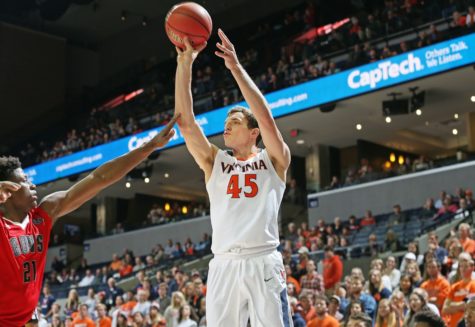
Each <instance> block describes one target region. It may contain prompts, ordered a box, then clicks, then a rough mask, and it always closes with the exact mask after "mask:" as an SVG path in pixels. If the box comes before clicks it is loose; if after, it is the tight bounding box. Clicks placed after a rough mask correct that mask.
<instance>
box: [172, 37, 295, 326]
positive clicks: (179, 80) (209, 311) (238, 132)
mask: <svg viewBox="0 0 475 327" xmlns="http://www.w3.org/2000/svg"><path fill="white" fill-rule="evenodd" d="M218 36H219V38H220V42H218V43H217V44H216V46H217V51H215V54H216V56H218V57H220V58H222V59H223V61H224V64H225V66H226V68H227V69H228V70H229V72H230V73H231V75H232V76H233V78H234V79H235V81H236V82H237V84H238V86H239V89H240V91H241V93H242V95H243V96H244V99H245V100H246V102H247V104H248V105H249V109H247V108H244V107H241V106H237V107H234V108H232V109H231V110H229V111H228V112H227V114H226V113H223V116H222V118H223V119H224V133H223V137H224V144H225V146H226V147H227V148H228V149H230V151H224V150H222V149H219V148H218V147H217V146H216V145H214V144H211V143H210V142H209V140H208V139H207V138H206V136H205V134H204V133H203V130H202V128H201V126H200V125H199V123H198V121H197V120H196V119H195V115H194V112H193V99H192V92H191V79H192V66H193V62H194V60H195V59H196V58H197V56H198V54H199V52H200V51H201V50H203V49H204V47H205V46H206V44H203V45H200V46H198V47H197V48H196V49H194V48H193V46H192V44H191V42H190V40H188V39H187V38H185V39H184V42H185V49H180V48H178V47H177V48H176V50H177V53H178V57H177V70H176V78H175V83H176V87H175V112H176V114H180V115H181V118H180V120H179V122H178V127H179V128H180V132H181V134H182V136H183V137H184V139H185V142H186V147H187V148H188V150H189V151H190V153H191V155H192V156H193V158H194V159H195V161H196V163H197V164H198V166H199V167H200V168H201V169H202V170H203V173H204V177H205V183H206V189H207V191H208V195H209V200H210V208H211V210H210V212H211V214H210V216H211V225H212V228H213V236H212V245H211V250H212V252H213V254H214V256H215V257H214V258H213V260H212V261H211V262H210V263H209V275H208V276H209V277H208V288H207V293H206V319H207V322H208V325H209V326H226V327H236V326H240V327H244V326H246V324H247V319H248V318H249V319H250V321H251V325H253V326H272V327H288V326H292V319H291V314H290V306H289V303H288V297H287V284H286V277H285V269H284V265H283V259H282V255H281V254H280V252H278V251H277V247H278V246H279V245H280V239H279V226H278V211H279V207H280V204H281V202H282V197H283V195H284V191H285V185H286V184H285V181H286V176H287V169H288V168H289V166H290V158H291V155H290V150H289V147H288V146H287V144H286V143H285V141H284V138H283V137H282V134H281V133H280V131H279V129H278V127H277V124H276V122H275V120H274V118H273V116H272V112H271V108H270V106H269V104H268V103H267V100H266V98H265V97H264V96H263V94H262V93H261V92H260V90H259V88H258V87H257V86H256V84H255V83H254V81H253V80H252V79H251V77H250V76H249V75H248V74H247V72H246V71H245V69H244V68H243V66H242V65H241V63H240V62H239V59H238V56H237V54H236V50H235V48H234V45H233V44H232V43H231V41H230V40H229V39H228V37H227V36H226V35H225V34H224V32H223V31H222V30H220V29H219V30H218ZM213 123H214V122H213ZM261 138H262V141H263V143H264V146H265V148H264V149H261V148H258V144H259V141H260V139H261Z"/></svg>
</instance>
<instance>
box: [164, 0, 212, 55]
mask: <svg viewBox="0 0 475 327" xmlns="http://www.w3.org/2000/svg"><path fill="white" fill-rule="evenodd" d="M212 29H213V21H212V20H211V16H210V15H209V13H208V11H206V9H205V8H203V7H202V6H200V5H199V4H197V3H194V2H183V3H180V4H178V5H175V6H173V8H172V9H170V11H169V12H168V14H167V16H166V18H165V30H166V32H167V35H168V38H169V39H170V41H172V43H173V44H174V45H176V46H177V47H179V48H181V49H184V48H185V44H184V42H183V38H184V37H185V36H188V38H189V39H190V41H191V44H193V46H197V45H200V44H203V43H204V42H205V41H208V39H209V36H210V35H211V31H212Z"/></svg>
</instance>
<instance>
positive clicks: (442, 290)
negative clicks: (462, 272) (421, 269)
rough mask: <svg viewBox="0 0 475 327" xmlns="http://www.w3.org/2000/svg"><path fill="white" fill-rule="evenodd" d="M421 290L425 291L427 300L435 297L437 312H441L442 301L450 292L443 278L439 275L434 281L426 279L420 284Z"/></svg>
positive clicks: (448, 285)
mask: <svg viewBox="0 0 475 327" xmlns="http://www.w3.org/2000/svg"><path fill="white" fill-rule="evenodd" d="M421 288H423V289H425V290H426V291H427V293H428V294H429V298H432V297H435V298H437V301H436V302H435V303H434V304H435V305H436V306H437V308H439V311H442V307H443V306H444V301H445V298H446V297H447V295H448V294H449V291H450V284H449V282H448V281H447V279H445V278H444V277H443V276H441V275H439V276H437V278H436V279H435V280H432V279H428V280H426V281H425V282H423V283H422V284H421Z"/></svg>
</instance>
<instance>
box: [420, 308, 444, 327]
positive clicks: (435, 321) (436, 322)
mask: <svg viewBox="0 0 475 327" xmlns="http://www.w3.org/2000/svg"><path fill="white" fill-rule="evenodd" d="M414 322H426V323H428V324H429V326H432V327H445V326H446V325H445V322H444V321H443V320H442V318H440V317H439V316H438V315H436V314H435V313H434V312H433V311H432V310H424V311H419V312H418V313H416V314H415V315H414Z"/></svg>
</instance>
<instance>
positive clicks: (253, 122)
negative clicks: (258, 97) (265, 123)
mask: <svg viewBox="0 0 475 327" xmlns="http://www.w3.org/2000/svg"><path fill="white" fill-rule="evenodd" d="M236 112H240V113H242V114H243V115H244V117H246V119H247V128H249V129H253V128H259V124H258V123H257V119H256V117H255V116H254V114H253V113H252V111H251V110H249V109H247V108H245V107H241V106H236V107H233V108H231V109H230V110H229V111H228V117H229V116H231V115H232V114H234V113H236ZM261 140H262V136H261V134H260V133H259V135H258V136H257V139H256V145H258V144H259V142H261Z"/></svg>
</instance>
